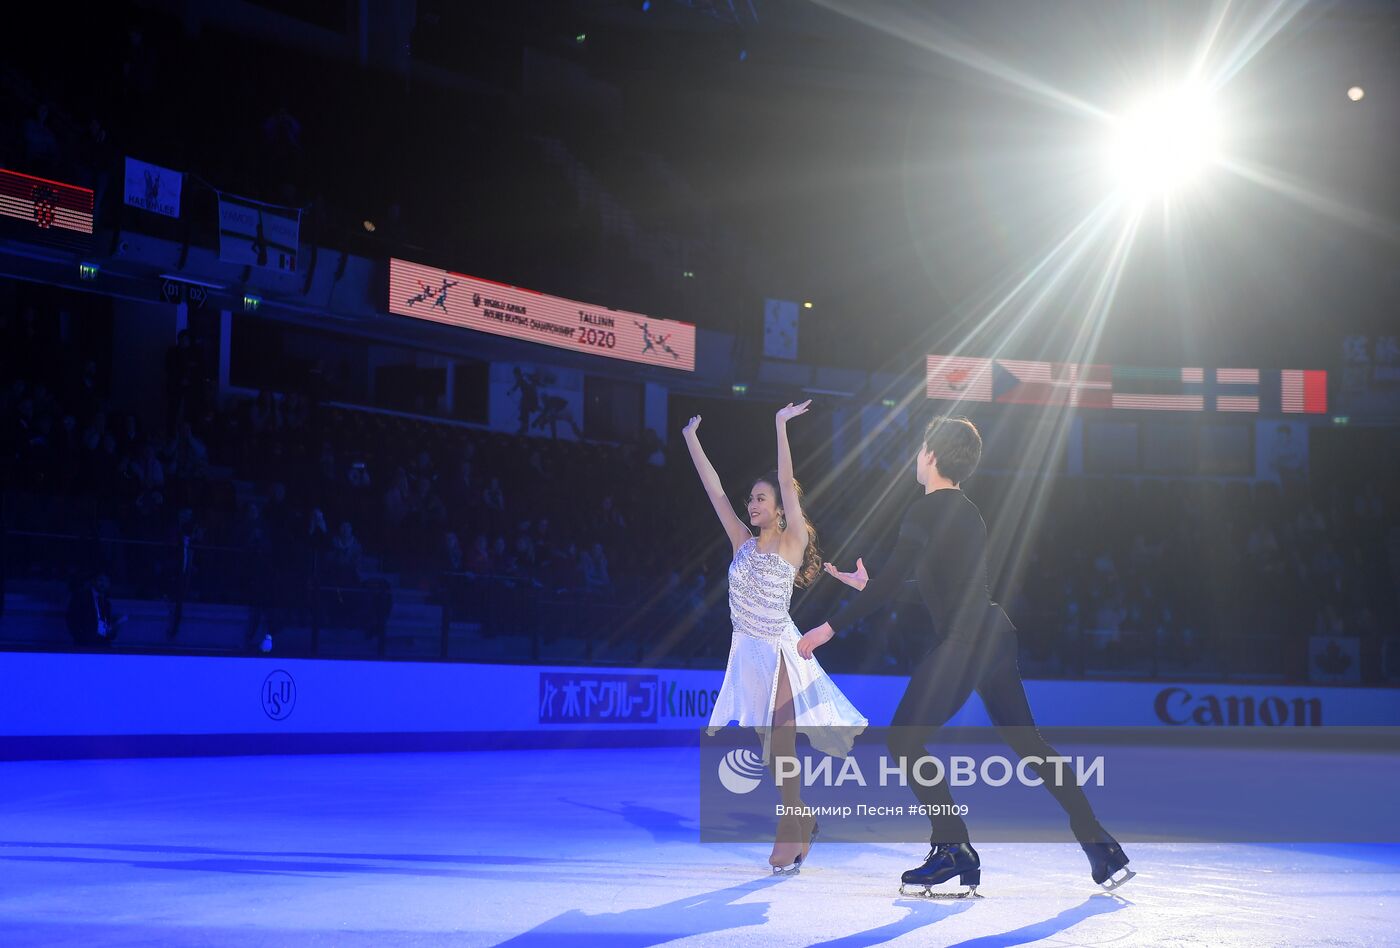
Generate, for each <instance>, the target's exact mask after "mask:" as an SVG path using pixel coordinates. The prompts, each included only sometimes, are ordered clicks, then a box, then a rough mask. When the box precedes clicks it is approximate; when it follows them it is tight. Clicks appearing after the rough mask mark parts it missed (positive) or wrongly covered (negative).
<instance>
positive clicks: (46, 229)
mask: <svg viewBox="0 0 1400 948" xmlns="http://www.w3.org/2000/svg"><path fill="white" fill-rule="evenodd" d="M92 197H93V195H92V189H91V188H82V187H78V186H77V185H75V184H64V183H63V182H62V181H50V180H49V179H48V178H36V177H34V176H33V175H29V174H21V173H20V172H18V171H7V170H5V169H4V168H0V223H3V233H4V235H6V236H13V237H18V238H20V239H22V240H38V241H40V242H42V243H50V244H59V245H62V246H66V247H72V248H85V247H86V246H87V243H88V241H89V240H90V239H91V237H92V224H93V205H92Z"/></svg>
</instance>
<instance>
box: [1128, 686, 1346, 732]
mask: <svg viewBox="0 0 1400 948" xmlns="http://www.w3.org/2000/svg"><path fill="white" fill-rule="evenodd" d="M1153 706H1154V708H1155V709H1156V711H1157V719H1158V720H1159V721H1161V722H1162V723H1163V724H1199V725H1204V726H1211V725H1220V726H1226V725H1238V726H1245V727H1249V726H1252V725H1260V726H1263V727H1280V726H1282V725H1286V724H1291V725H1293V726H1294V727H1317V726H1319V725H1321V724H1322V699H1321V698H1291V699H1285V698H1280V697H1277V696H1275V695H1269V696H1267V697H1263V698H1256V697H1255V696H1254V695H1220V694H1215V693H1213V692H1209V691H1208V692H1202V693H1193V692H1190V691H1187V690H1186V689H1185V688H1180V687H1172V688H1163V689H1162V690H1161V691H1159V692H1158V693H1157V700H1156V702H1154V705H1153Z"/></svg>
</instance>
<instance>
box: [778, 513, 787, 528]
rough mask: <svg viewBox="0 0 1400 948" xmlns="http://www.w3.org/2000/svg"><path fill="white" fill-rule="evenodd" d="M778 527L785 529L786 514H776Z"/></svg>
mask: <svg viewBox="0 0 1400 948" xmlns="http://www.w3.org/2000/svg"><path fill="white" fill-rule="evenodd" d="M778 529H779V530H786V529H787V514H778Z"/></svg>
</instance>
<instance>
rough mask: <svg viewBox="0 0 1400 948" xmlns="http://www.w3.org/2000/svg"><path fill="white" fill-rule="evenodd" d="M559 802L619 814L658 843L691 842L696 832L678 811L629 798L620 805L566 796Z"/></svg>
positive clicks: (691, 823) (693, 823) (692, 824)
mask: <svg viewBox="0 0 1400 948" xmlns="http://www.w3.org/2000/svg"><path fill="white" fill-rule="evenodd" d="M560 802H562V803H568V804H570V805H571V806H578V807H584V808H585V809H589V810H597V811H598V812H599V813H611V814H612V815H614V816H620V817H622V818H623V819H624V820H626V821H627V822H628V823H631V824H632V825H633V826H635V827H637V828H638V829H642V830H646V831H647V832H648V833H650V834H651V837H652V839H653V840H654V841H655V842H658V843H664V842H666V841H667V840H672V839H684V840H687V841H692V842H693V841H694V839H695V834H696V832H697V829H696V825H695V821H694V820H691V819H687V818H686V817H684V816H681V815H680V814H679V813H672V812H671V811H670V810H658V809H657V808H656V807H651V806H642V805H641V804H639V803H634V802H633V801H631V800H623V801H622V805H621V806H620V807H610V806H599V805H598V804H596V803H583V802H581V801H579V800H570V799H569V798H567V797H561V798H560Z"/></svg>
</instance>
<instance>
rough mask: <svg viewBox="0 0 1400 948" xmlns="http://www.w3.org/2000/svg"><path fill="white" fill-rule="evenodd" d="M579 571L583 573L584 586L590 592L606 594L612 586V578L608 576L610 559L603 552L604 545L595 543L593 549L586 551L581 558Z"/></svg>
mask: <svg viewBox="0 0 1400 948" xmlns="http://www.w3.org/2000/svg"><path fill="white" fill-rule="evenodd" d="M579 569H580V570H581V571H582V573H583V583H584V586H586V587H587V588H588V590H589V591H590V592H594V593H604V592H607V591H608V590H609V589H610V588H611V586H612V577H611V576H610V575H609V574H608V557H607V555H606V554H605V553H604V552H603V544H601V543H595V544H593V547H592V549H590V550H585V551H584V552H583V553H582V554H581V555H580V556H579Z"/></svg>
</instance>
